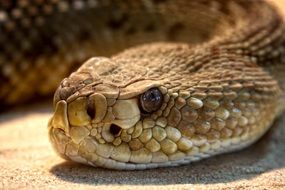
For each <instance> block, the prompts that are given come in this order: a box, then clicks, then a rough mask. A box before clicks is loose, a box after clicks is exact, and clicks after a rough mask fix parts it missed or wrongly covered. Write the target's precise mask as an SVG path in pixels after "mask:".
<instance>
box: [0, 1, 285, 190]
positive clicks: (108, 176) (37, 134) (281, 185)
mask: <svg viewBox="0 0 285 190" xmlns="http://www.w3.org/2000/svg"><path fill="white" fill-rule="evenodd" d="M273 1H275V2H276V3H277V4H279V6H283V7H284V9H283V10H284V13H285V0H273ZM284 15H285V14H284ZM49 105H51V104H50V103H49V104H44V105H33V106H30V107H26V108H22V109H18V110H13V111H10V112H8V113H4V114H3V113H2V114H1V115H0V189H95V188H102V189H103V188H105V189H112V188H114V189H132V188H136V189H143V188H146V187H152V188H153V189H285V115H284V116H283V117H281V118H279V119H278V120H277V121H276V122H275V124H274V126H273V128H272V129H271V130H270V131H269V132H268V133H267V134H266V135H265V136H264V137H263V138H262V139H261V140H260V141H258V142H257V143H256V144H254V145H253V146H251V147H249V148H247V149H245V150H243V151H240V152H235V153H231V154H225V155H220V156H216V157H213V158H210V159H206V160H203V161H200V162H197V163H192V164H189V165H186V166H180V167H175V168H162V169H153V170H145V171H112V170H105V169H100V168H93V167H89V166H84V165H80V164H76V163H72V162H67V161H64V160H63V159H61V158H59V157H58V156H57V155H56V154H55V153H54V152H53V150H52V148H51V146H50V144H49V142H48V138H47V122H48V119H49V117H50V116H51V112H52V109H51V107H50V106H49Z"/></svg>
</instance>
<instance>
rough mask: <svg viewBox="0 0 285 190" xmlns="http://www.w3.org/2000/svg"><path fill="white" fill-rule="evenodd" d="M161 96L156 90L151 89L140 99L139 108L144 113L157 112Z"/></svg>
mask: <svg viewBox="0 0 285 190" xmlns="http://www.w3.org/2000/svg"><path fill="white" fill-rule="evenodd" d="M162 101H163V95H162V93H161V92H160V91H159V89H158V88H151V89H149V90H148V91H146V92H145V93H144V94H142V95H141V97H140V103H141V108H142V111H143V112H144V113H152V112H155V111H157V110H158V109H159V108H160V107H161V104H162Z"/></svg>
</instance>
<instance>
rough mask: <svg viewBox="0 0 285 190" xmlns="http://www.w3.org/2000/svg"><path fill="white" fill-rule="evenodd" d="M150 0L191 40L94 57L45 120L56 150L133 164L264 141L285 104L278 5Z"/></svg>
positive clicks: (100, 162)
mask: <svg viewBox="0 0 285 190" xmlns="http://www.w3.org/2000/svg"><path fill="white" fill-rule="evenodd" d="M139 2H140V3H141V1H139ZM140 3H138V5H140ZM144 3H146V4H147V6H148V8H147V10H148V11H150V12H151V11H153V12H157V14H159V15H160V16H161V15H162V18H164V19H165V20H167V19H166V18H168V17H169V19H170V20H171V16H173V17H174V16H176V17H177V18H176V19H177V25H176V28H174V29H173V30H172V31H171V32H172V33H173V35H175V36H178V35H182V36H183V35H184V37H181V39H178V40H177V42H156V43H151V44H149V43H148V44H144V45H140V46H137V47H132V48H130V49H127V50H125V51H124V52H122V53H119V54H117V55H115V56H113V57H111V58H103V57H96V58H91V59H89V60H88V61H87V62H85V63H84V64H83V65H82V66H81V67H80V68H79V69H78V70H77V71H76V72H74V73H72V74H71V75H70V76H69V77H68V78H65V79H64V80H63V81H62V82H61V84H60V86H59V88H58V89H57V91H56V93H55V95H54V108H55V112H54V115H53V116H52V118H51V119H50V122H49V126H48V127H49V138H50V141H51V143H52V145H53V147H54V149H55V150H56V151H57V152H58V154H59V155H60V156H62V157H63V158H66V159H70V160H73V161H76V162H81V163H84V164H89V165H92V166H99V167H105V168H112V169H122V170H123V169H126V170H133V169H146V168H156V167H165V166H177V165H181V164H187V163H190V162H193V161H197V160H201V159H203V158H207V157H210V156H213V155H216V154H220V153H225V152H230V151H235V150H239V149H242V148H244V147H246V146H249V145H250V144H252V143H253V142H255V141H256V140H258V139H259V138H260V137H261V136H262V135H263V134H264V133H265V132H266V131H267V130H268V129H269V128H270V126H271V124H272V123H273V121H274V119H275V118H276V117H277V116H278V115H279V114H280V113H282V111H283V110H284V93H283V88H284V78H285V77H284V74H285V72H284V71H285V52H284V51H285V35H284V31H285V30H284V23H283V20H282V19H281V18H280V17H279V15H278V14H277V13H276V11H275V9H273V8H272V7H271V6H270V5H268V4H267V3H266V2H264V1H250V2H249V1H242V0H240V1H222V0H219V1H218V0H217V1H209V2H208V3H205V2H204V3H202V2H198V1H197V2H196V1H195V2H189V1H177V2H176V1H175V2H172V1H165V2H164V1H159V2H156V1H144ZM144 5H145V4H144ZM182 5H184V6H182ZM145 6H146V5H145ZM135 7H136V6H135ZM138 7H139V6H137V7H136V8H138ZM138 9H139V8H138ZM168 9H169V10H168ZM167 10H168V11H169V12H167ZM171 11H172V12H171ZM187 11H189V12H187ZM205 13H209V14H212V15H211V16H208V15H207V14H205ZM195 15H197V17H195ZM167 16H168V17H167ZM187 16H188V17H190V16H191V18H189V20H188V21H189V22H187V18H185V17H187ZM194 18H195V19H194ZM178 21H179V22H178ZM169 22H170V21H169ZM165 25H166V26H167V22H166V24H165ZM213 26H215V27H213ZM197 28H198V29H197ZM191 29H193V30H195V29H196V31H194V32H193V30H191ZM199 31H200V33H199ZM207 31H208V32H207ZM168 32H169V31H168ZM195 32H197V33H198V34H196V35H195ZM160 33H161V36H163V35H165V31H163V30H161V31H160ZM187 33H188V34H189V35H192V36H194V38H191V36H190V37H189V36H188V37H186V36H185V35H187ZM199 34H201V35H199ZM202 34H204V35H205V37H204V38H202V36H203V35H202ZM130 35H131V34H130ZM141 35H143V34H141ZM143 38H145V37H143ZM184 38H185V39H184ZM200 38H201V39H200ZM189 39H190V40H189ZM121 40H122V41H124V38H122V39H121ZM125 40H127V38H126V39H125ZM195 40H196V41H195ZM157 41H159V40H157ZM121 43H123V42H121ZM126 43H127V42H126Z"/></svg>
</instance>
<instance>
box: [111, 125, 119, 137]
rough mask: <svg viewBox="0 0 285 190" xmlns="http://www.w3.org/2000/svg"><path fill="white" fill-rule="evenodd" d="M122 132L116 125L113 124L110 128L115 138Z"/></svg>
mask: <svg viewBox="0 0 285 190" xmlns="http://www.w3.org/2000/svg"><path fill="white" fill-rule="evenodd" d="M120 132H121V127H119V126H117V125H115V124H112V125H111V126H110V133H111V134H112V135H114V136H116V135H118V134H119V133H120Z"/></svg>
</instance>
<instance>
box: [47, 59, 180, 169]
mask: <svg viewBox="0 0 285 190" xmlns="http://www.w3.org/2000/svg"><path fill="white" fill-rule="evenodd" d="M113 66H114V64H113V63H112V62H111V61H110V60H109V59H106V58H95V59H91V60H89V61H87V62H86V63H85V64H84V65H83V66H82V67H81V68H80V69H79V70H78V71H77V72H75V73H73V74H71V75H70V77H68V78H66V79H64V80H63V81H62V82H61V85H60V86H59V88H58V89H57V91H56V92H55V95H54V108H55V112H54V115H53V117H52V118H51V120H50V123H49V134H50V140H51V142H52V144H53V146H54V148H55V150H56V151H57V152H58V153H59V154H60V155H61V156H62V157H63V158H66V159H71V160H75V161H77V162H83V163H89V164H92V165H96V166H103V167H109V168H117V169H125V168H126V167H127V168H129V169H130V168H132V167H145V166H146V165H145V164H146V163H148V164H150V163H151V162H154V163H157V162H166V161H168V156H167V155H166V154H165V153H163V151H162V150H161V148H164V150H165V151H166V152H169V153H170V154H171V153H174V152H176V150H177V145H176V144H175V143H174V142H172V144H171V141H170V140H167V131H168V132H169V133H172V132H171V131H173V130H175V129H174V128H173V127H168V128H165V127H167V120H166V118H165V117H164V116H163V115H162V114H163V110H164V109H165V108H166V107H167V102H168V101H169V99H170V97H169V95H168V91H167V88H165V87H164V86H163V85H162V83H161V82H159V81H155V80H150V79H146V78H145V77H142V76H141V75H138V76H140V77H138V76H137V77H136V78H129V79H126V78H125V77H124V76H121V75H119V74H118V72H116V71H114V69H113ZM107 68H108V69H107ZM141 71H143V69H142V70H141ZM105 76H106V77H105ZM118 78H120V80H118ZM122 78H123V79H124V81H125V82H123V83H122ZM174 132H175V131H174ZM176 132H177V135H176V136H177V137H175V139H176V140H178V138H179V137H181V134H180V133H179V131H178V130H176ZM171 135H172V134H170V136H171ZM172 136H173V135H172ZM174 136H175V135H174ZM162 141H163V142H164V147H161V146H162V145H161V142H162ZM163 142H162V143H163ZM169 145H170V147H169ZM168 149H169V150H168ZM170 149H171V150H170ZM85 154H88V158H86V157H85V156H86V155H85ZM91 157H93V158H91ZM95 157H96V159H95ZM92 159H93V161H91V160H92ZM98 159H99V161H98ZM105 162H108V164H106V163H105Z"/></svg>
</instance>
